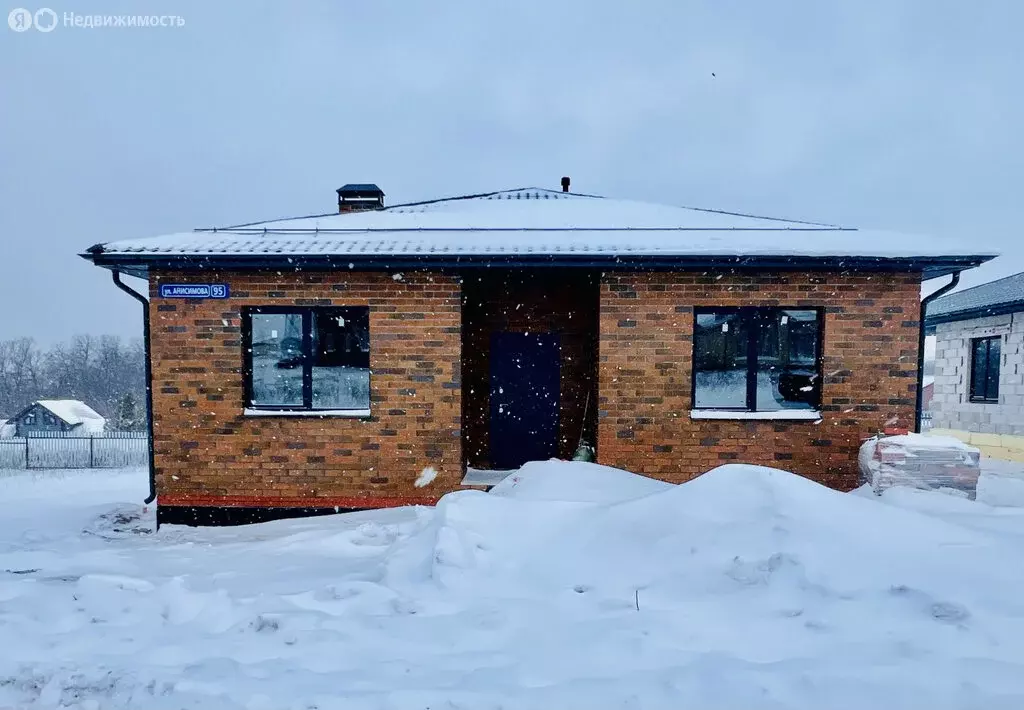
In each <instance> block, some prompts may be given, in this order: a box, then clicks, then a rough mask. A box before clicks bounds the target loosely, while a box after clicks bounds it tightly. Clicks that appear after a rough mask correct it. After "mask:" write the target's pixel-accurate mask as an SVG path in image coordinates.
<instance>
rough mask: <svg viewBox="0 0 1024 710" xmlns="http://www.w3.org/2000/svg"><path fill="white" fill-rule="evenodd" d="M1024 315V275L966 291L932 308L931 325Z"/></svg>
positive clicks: (955, 294)
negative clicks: (1018, 312)
mask: <svg viewBox="0 0 1024 710" xmlns="http://www.w3.org/2000/svg"><path fill="white" fill-rule="evenodd" d="M1016 311H1024V273H1019V274H1014V275H1013V276H1007V277H1006V278H1002V279H998V280H997V281H991V282H989V283H987V284H981V285H980V286H974V287H972V288H966V289H964V290H963V291H957V292H955V293H950V294H948V295H946V296H942V297H941V298H937V299H935V300H934V301H932V302H931V303H929V304H928V312H927V314H926V315H925V322H926V323H927V324H928V325H934V324H936V323H948V322H951V321H957V320H967V319H969V318H981V317H984V316H989V315H1001V314H1003V313H1013V312H1016Z"/></svg>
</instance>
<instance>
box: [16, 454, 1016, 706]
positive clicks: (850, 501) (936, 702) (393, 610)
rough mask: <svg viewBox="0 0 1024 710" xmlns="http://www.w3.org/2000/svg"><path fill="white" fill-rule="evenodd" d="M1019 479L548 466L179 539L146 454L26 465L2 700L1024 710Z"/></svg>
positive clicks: (21, 476)
mask: <svg viewBox="0 0 1024 710" xmlns="http://www.w3.org/2000/svg"><path fill="white" fill-rule="evenodd" d="M1014 473H1015V472H1014V471H1013V470H1007V471H1002V472H996V473H995V474H991V473H986V474H985V476H983V479H982V480H983V486H982V491H981V492H980V493H979V499H980V501H981V502H971V501H967V500H964V499H959V498H955V497H952V496H947V495H944V494H941V493H932V492H925V491H916V490H908V489H892V490H890V491H887V492H886V493H885V495H884V496H882V498H880V499H879V498H876V497H874V496H873V495H871V494H870V493H869V492H865V491H858V492H855V493H853V494H841V493H836V492H834V491H831V490H828V489H826V488H823V487H821V486H818V485H816V484H813V483H810V482H808V481H806V480H804V479H801V478H799V477H797V476H793V475H791V474H787V473H784V472H781V471H776V470H772V469H763V468H756V467H750V466H726V467H723V468H720V469H716V470H715V471H713V472H711V473H709V474H707V475H705V476H703V477H701V478H698V479H697V480H695V481H693V482H691V483H688V484H684V485H682V486H669V485H665V484H660V483H657V482H652V481H650V480H647V479H643V478H640V477H634V476H632V475H631V474H626V473H623V472H619V471H616V470H614V469H608V468H604V467H597V466H593V465H591V464H584V463H545V464H532V465H530V466H528V467H527V468H525V469H524V470H522V471H520V472H519V473H517V474H515V476H514V477H513V478H511V479H509V480H507V481H506V482H505V483H504V484H502V485H501V486H500V487H498V488H497V489H495V491H494V492H493V493H491V494H486V493H480V492H476V491H467V492H463V493H457V494H454V495H450V496H447V497H446V498H444V499H443V500H442V502H441V503H440V504H439V505H438V506H437V508H436V509H428V508H401V509H393V510H385V511H375V512H365V513H357V514H351V515H342V516H331V517H322V518H313V519H305V520H290V521H279V522H275V523H268V524H264V525H257V526H248V527H242V528H220V529H189V528H179V527H172V526H166V527H164V528H162V529H161V530H160V531H159V532H158V533H149V532H146V530H148V527H149V525H151V522H152V512H151V511H149V512H147V513H143V512H142V509H141V507H140V506H139V505H137V504H135V503H132V501H138V500H139V499H141V497H142V495H143V492H144V487H145V476H144V474H143V473H142V472H141V471H138V470H136V471H115V472H111V471H79V472H73V473H66V474H61V473H56V474H26V473H24V472H18V473H17V474H16V475H3V474H2V473H0V505H2V506H3V513H2V515H0V707H5V708H6V707H45V708H53V707H61V706H70V707H81V708H146V709H147V710H163V709H169V708H185V707H187V708H218V709H222V708H302V709H308V708H320V709H326V708H345V709H346V710H348V709H350V708H354V709H360V708H389V709H412V708H416V709H419V710H422V709H424V708H492V709H496V708H504V709H505V710H513V709H517V708H587V709H593V708H666V709H672V710H677V709H678V708H683V707H697V708H702V709H710V708H730V709H732V708H736V709H741V708H742V709H746V708H772V709H781V708H815V709H820V708H829V709H830V710H841V709H844V708H851V709H852V708H857V710H862V709H863V708H867V707H874V708H881V709H887V708H914V709H915V710H917V709H919V708H923V707H928V708H985V709H986V710H992V709H996V708H1013V709H1014V710H1016V709H1018V708H1020V707H1024V594H1022V590H1024V508H1015V507H1009V506H1004V507H994V506H993V505H990V504H991V503H1003V502H1009V503H1013V502H1017V499H1015V498H1014V496H1018V495H1020V493H1021V492H1022V491H1021V487H1024V479H1022V478H1015V477H1014ZM993 481H994V482H995V484H994V485H991V484H992V483H993ZM986 485H987V486H988V487H987V488H986ZM1021 501H1024V498H1022V499H1021Z"/></svg>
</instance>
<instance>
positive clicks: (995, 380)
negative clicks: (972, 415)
mask: <svg viewBox="0 0 1024 710" xmlns="http://www.w3.org/2000/svg"><path fill="white" fill-rule="evenodd" d="M1000 352H1001V350H1000V340H999V336H998V335H996V336H993V337H990V338H974V339H973V340H971V401H972V402H998V401H999V358H1000Z"/></svg>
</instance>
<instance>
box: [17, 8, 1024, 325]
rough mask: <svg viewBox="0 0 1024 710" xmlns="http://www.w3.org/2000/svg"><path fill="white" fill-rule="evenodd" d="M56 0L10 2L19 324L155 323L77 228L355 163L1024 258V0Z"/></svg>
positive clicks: (377, 174)
mask: <svg viewBox="0 0 1024 710" xmlns="http://www.w3.org/2000/svg"><path fill="white" fill-rule="evenodd" d="M9 4H10V7H9V8H5V9H4V11H3V13H2V14H3V15H6V14H7V13H8V11H9V10H10V9H13V8H14V7H16V5H15V3H14V2H11V3H9ZM17 5H19V6H25V5H24V2H21V1H19V3H17ZM49 7H51V8H52V9H53V10H55V11H56V13H57V15H58V18H59V21H58V26H57V27H56V29H55V30H54V31H52V32H49V33H40V32H38V31H36V30H35V29H31V30H29V31H26V32H22V33H16V32H14V31H11V30H10V29H8V28H7V27H3V26H0V67H2V69H3V73H2V78H0V239H2V242H0V304H2V306H0V313H2V317H0V339H6V338H12V337H18V336H26V335H27V336H33V337H35V338H37V339H38V340H39V341H41V342H44V343H50V342H53V341H55V340H61V339H65V338H67V337H70V336H71V335H73V334H75V333H84V332H92V333H114V334H120V335H135V334H139V333H140V332H141V317H140V313H139V308H138V306H137V304H135V303H134V302H133V301H132V300H131V299H129V298H128V296H126V295H125V294H123V293H121V292H120V291H117V290H116V289H115V288H114V286H113V285H112V284H111V282H110V274H109V272H107V271H105V270H101V269H98V268H96V267H93V266H91V265H89V264H88V263H87V262H85V261H83V260H82V259H80V258H79V257H78V256H76V255H77V254H78V253H79V252H81V251H83V250H84V249H85V248H86V247H88V246H90V245H91V244H94V243H96V242H101V241H110V240H116V239H123V238H128V237H142V236H151V235H159V234H163V233H167V232H173V231H179V230H187V229H191V228H193V227H197V226H213V225H222V224H228V223H238V222H246V221H253V220H258V219H264V218H274V217H282V216H291V215H301V214H308V213H311V212H326V211H330V210H331V209H332V208H334V206H335V199H336V198H335V195H334V190H335V188H337V187H338V186H340V185H341V184H343V183H346V182H376V183H377V184H379V185H380V186H381V187H382V188H383V189H384V191H385V192H386V193H387V199H388V201H389V202H390V203H392V204H393V203H395V202H398V201H408V200H413V199H421V198H430V197H436V196H444V195H449V194H462V193H468V192H479V191H486V190H494V189H502V188H511V187H518V186H526V185H538V186H542V187H551V188H555V189H557V188H558V180H559V178H560V177H561V176H562V175H571V176H572V179H573V187H574V189H578V190H580V191H584V192H592V193H598V194H604V195H610V196H616V197H628V198H639V199H648V200H651V201H655V202H665V203H669V204H681V205H692V206H702V207H713V208H721V209H732V210H738V211H747V212H753V213H758V214H766V215H777V216H785V217H795V218H803V219H811V220H821V221H826V222H838V223H842V224H846V225H851V226H864V227H883V228H889V229H895V230H900V231H905V232H916V233H924V234H935V235H939V236H943V237H953V238H956V239H959V240H961V243H962V244H963V246H964V250H965V252H974V251H977V249H978V245H980V244H992V245H995V246H996V247H997V248H999V249H1001V250H1002V252H1003V253H1004V256H1003V257H1001V258H1000V259H998V260H996V261H995V262H993V263H992V264H990V265H988V266H986V267H983V268H982V269H978V270H976V271H975V272H972V273H969V274H967V275H965V279H964V281H965V283H967V284H968V285H970V284H975V283H979V282H981V281H987V280H990V279H993V278H997V277H1000V276H1004V275H1007V274H1010V273H1015V272H1018V271H1024V238H1022V235H1021V225H1022V224H1024V200H1022V199H1021V196H1020V192H1021V187H1022V185H1024V128H1022V127H1024V92H1022V91H1021V87H1022V86H1024V78H1022V77H1024V49H1022V45H1021V41H1020V36H1019V32H1020V28H1021V27H1022V26H1024V3H1021V2H1018V1H1016V0H1005V1H1004V2H996V1H995V0H986V2H982V3H968V2H963V1H962V0H961V1H958V2H935V1H934V0H929V1H925V0H922V1H921V2H907V3H899V2H891V1H884V2H882V1H880V2H866V1H864V0H858V1H857V2H828V3H823V2H820V0H806V1H805V2H788V1H786V0H773V1H772V2H760V1H757V2H755V1H754V0H748V1H746V2H740V1H732V2H728V1H726V2H719V1H716V2H710V0H709V1H708V2H704V3H694V2H680V1H679V0H671V1H666V2H628V3H627V2H621V0H620V1H619V2H614V3H613V2H605V1H603V0H600V1H599V0H586V1H584V0H580V1H578V2H574V1H569V0H559V1H558V2H550V1H548V2H527V1H519V2H507V3H497V2H490V1H483V0H473V1H472V2H444V1H442V0H434V1H433V2H429V3H428V2H413V1H408V2H388V1H386V0H385V1H383V2H353V1H351V0H330V1H328V0H323V1H318V2H294V3H283V2H274V3H255V2H236V3H229V2H178V1H176V2H146V1H143V2H134V3H116V2H104V1H102V0H101V1H98V2H93V3H70V2H67V3H60V4H57V0H53V4H51V5H49ZM30 9H32V10H35V9H37V6H35V5H33V6H30ZM70 12H75V13H79V14H111V15H117V14H126V13H146V14H155V15H165V14H166V15H177V16H181V17H183V18H184V20H185V25H184V26H183V27H158V28H139V27H135V28H127V27H122V28H116V27H109V28H91V29H90V28H84V27H81V28H76V27H73V26H72V27H65V26H63V15H64V13H70Z"/></svg>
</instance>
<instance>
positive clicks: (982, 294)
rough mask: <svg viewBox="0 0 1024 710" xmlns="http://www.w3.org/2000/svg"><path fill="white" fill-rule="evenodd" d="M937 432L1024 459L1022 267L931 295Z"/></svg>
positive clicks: (929, 317) (928, 321) (927, 324)
mask: <svg viewBox="0 0 1024 710" xmlns="http://www.w3.org/2000/svg"><path fill="white" fill-rule="evenodd" d="M925 328H926V331H927V332H928V333H929V334H933V335H935V340H936V343H935V392H934V394H933V395H932V402H931V413H932V423H933V431H939V432H941V433H944V434H951V435H953V436H957V437H958V438H961V439H963V440H964V441H967V442H969V443H971V444H972V445H975V446H978V447H980V448H981V449H982V450H983V451H984V452H986V453H988V454H989V455H991V456H995V457H999V458H1011V459H1016V460H1021V461H1024V273H1020V274H1016V275H1014V276H1008V277H1006V278H1005V279H1000V280H998V281H993V282H991V283H987V284H982V285H981V286H975V287H974V288H969V289H966V290H964V291H959V292H957V293H952V294H950V295H948V296H943V297H942V298H938V299H936V300H935V301H933V302H932V303H931V304H929V306H928V311H927V313H926V315H925Z"/></svg>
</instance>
